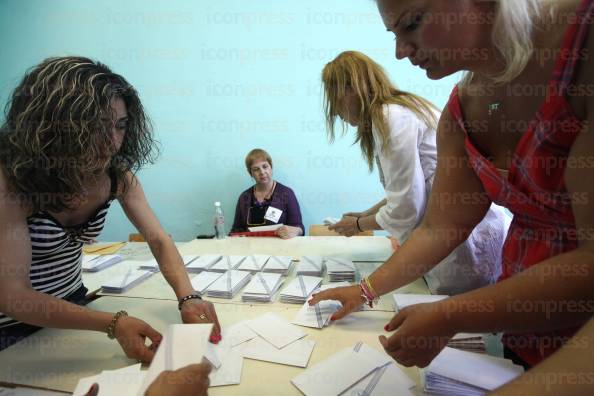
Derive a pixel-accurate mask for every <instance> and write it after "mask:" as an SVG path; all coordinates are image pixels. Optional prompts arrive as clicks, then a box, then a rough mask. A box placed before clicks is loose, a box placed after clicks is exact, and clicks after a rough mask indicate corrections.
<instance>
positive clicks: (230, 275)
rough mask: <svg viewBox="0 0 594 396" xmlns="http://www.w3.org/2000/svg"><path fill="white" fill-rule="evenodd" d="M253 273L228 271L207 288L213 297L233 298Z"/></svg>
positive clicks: (207, 291) (208, 293)
mask: <svg viewBox="0 0 594 396" xmlns="http://www.w3.org/2000/svg"><path fill="white" fill-rule="evenodd" d="M251 277H252V275H251V274H250V273H249V272H246V271H236V270H232V271H227V272H225V273H224V274H223V275H222V276H221V277H220V278H219V279H217V280H216V281H214V282H213V283H212V284H211V285H210V286H209V287H208V289H207V290H206V293H207V295H209V296H211V297H224V298H233V296H234V295H235V293H236V292H237V291H238V289H239V288H241V287H243V286H244V285H245V284H247V283H248V282H249V281H250V279H251Z"/></svg>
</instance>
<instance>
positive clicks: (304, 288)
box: [282, 275, 322, 298]
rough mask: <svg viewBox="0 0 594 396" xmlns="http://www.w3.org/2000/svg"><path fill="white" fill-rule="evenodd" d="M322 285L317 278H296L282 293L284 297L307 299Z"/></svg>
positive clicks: (320, 280) (320, 279)
mask: <svg viewBox="0 0 594 396" xmlns="http://www.w3.org/2000/svg"><path fill="white" fill-rule="evenodd" d="M320 283H322V278H320V277H319V276H304V275H300V276H296V277H295V279H293V280H292V281H291V282H290V283H289V284H288V285H287V287H285V288H284V289H283V291H282V294H283V295H286V296H297V297H301V298H307V297H309V296H310V295H311V293H312V292H313V291H314V290H315V289H316V288H317V287H318V286H319V285H320Z"/></svg>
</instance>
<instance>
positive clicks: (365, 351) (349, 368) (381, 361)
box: [291, 342, 410, 396]
mask: <svg viewBox="0 0 594 396" xmlns="http://www.w3.org/2000/svg"><path fill="white" fill-rule="evenodd" d="M390 364H393V360H392V358H391V357H390V356H388V355H387V354H385V353H383V352H379V351H377V350H376V349H373V348H371V347H369V346H367V345H366V344H364V343H362V342H359V343H357V344H356V345H354V346H353V347H350V348H346V349H343V350H341V351H340V352H338V353H336V354H334V355H332V356H330V357H329V358H327V359H326V360H323V361H322V362H320V363H318V364H316V365H314V366H312V367H310V368H308V369H307V370H305V371H304V372H302V373H301V374H299V375H298V376H296V377H295V378H293V379H292V380H291V382H292V383H293V385H295V386H296V387H297V388H298V389H299V390H300V391H301V392H302V393H303V394H305V395H306V396H318V395H319V396H325V395H339V394H342V393H343V392H345V391H347V390H348V389H350V388H352V387H353V386H354V385H356V384H358V383H360V381H361V380H363V379H364V378H366V377H367V376H369V375H370V374H371V373H373V372H375V371H376V370H378V369H380V368H382V367H384V366H386V365H390ZM394 367H396V366H394ZM383 376H385V375H382V377H383ZM399 377H400V378H403V377H402V376H399ZM403 384H404V385H403V386H404V387H407V386H408V385H410V383H409V382H406V383H403ZM347 394H348V393H347ZM390 394H391V395H395V394H398V393H396V392H392V393H390Z"/></svg>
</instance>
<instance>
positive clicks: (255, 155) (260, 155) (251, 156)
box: [245, 148, 272, 176]
mask: <svg viewBox="0 0 594 396" xmlns="http://www.w3.org/2000/svg"><path fill="white" fill-rule="evenodd" d="M256 160H264V161H267V162H268V163H269V164H270V167H271V168H272V158H270V154H268V153H267V152H266V150H262V149H259V148H257V149H253V150H252V151H250V152H249V153H248V155H246V157H245V167H246V169H247V172H248V174H249V175H250V176H251V175H252V169H251V168H252V164H253V163H254V161H256Z"/></svg>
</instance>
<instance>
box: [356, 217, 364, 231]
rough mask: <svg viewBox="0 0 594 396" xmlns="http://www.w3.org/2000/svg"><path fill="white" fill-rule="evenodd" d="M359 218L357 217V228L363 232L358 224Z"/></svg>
mask: <svg viewBox="0 0 594 396" xmlns="http://www.w3.org/2000/svg"><path fill="white" fill-rule="evenodd" d="M359 219H360V217H357V229H358V230H359V232H363V230H362V229H361V226H360V225H359Z"/></svg>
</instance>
